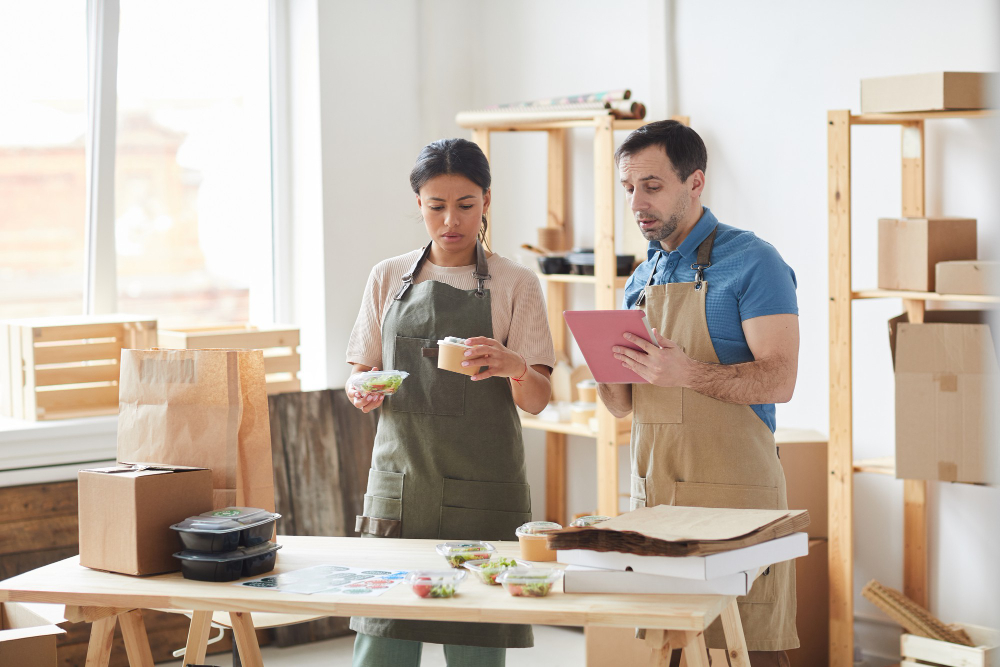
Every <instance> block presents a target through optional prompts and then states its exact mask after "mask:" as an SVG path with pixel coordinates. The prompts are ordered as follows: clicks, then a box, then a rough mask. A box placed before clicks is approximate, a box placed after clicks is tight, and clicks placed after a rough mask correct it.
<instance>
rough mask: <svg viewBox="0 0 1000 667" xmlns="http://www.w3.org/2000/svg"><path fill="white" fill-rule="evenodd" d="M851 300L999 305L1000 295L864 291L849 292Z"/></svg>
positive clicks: (882, 290) (884, 290) (883, 290)
mask: <svg viewBox="0 0 1000 667" xmlns="http://www.w3.org/2000/svg"><path fill="white" fill-rule="evenodd" d="M851 298H852V299H855V300H857V299H911V300H914V301H965V302H968V303H1000V295H992V294H989V295H983V294H938V293H937V292H910V291H904V290H887V289H866V290H856V291H854V292H851Z"/></svg>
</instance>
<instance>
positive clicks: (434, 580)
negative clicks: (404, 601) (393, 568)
mask: <svg viewBox="0 0 1000 667" xmlns="http://www.w3.org/2000/svg"><path fill="white" fill-rule="evenodd" d="M467 574H468V572H466V571H465V570H413V571H411V572H407V573H406V576H405V577H404V578H403V581H405V582H406V583H408V584H409V585H410V590H411V591H413V593H414V595H416V596H417V597H421V598H450V597H455V594H456V593H457V592H458V585H459V584H461V583H462V581H463V580H464V579H465V577H466V575H467Z"/></svg>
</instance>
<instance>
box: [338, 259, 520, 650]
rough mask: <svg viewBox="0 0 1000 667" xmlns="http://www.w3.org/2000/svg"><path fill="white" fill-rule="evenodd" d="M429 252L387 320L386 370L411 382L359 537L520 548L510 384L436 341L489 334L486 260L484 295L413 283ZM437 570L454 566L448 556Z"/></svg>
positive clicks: (397, 625)
mask: <svg viewBox="0 0 1000 667" xmlns="http://www.w3.org/2000/svg"><path fill="white" fill-rule="evenodd" d="M430 247H431V246H430V245H428V246H427V247H426V248H425V249H424V251H423V253H422V254H421V256H420V258H419V259H418V260H417V261H416V263H414V265H413V267H412V268H411V269H410V270H409V271H408V272H407V274H406V275H405V276H403V282H402V285H401V286H400V288H399V290H398V291H397V292H396V294H395V296H394V297H393V300H392V301H391V302H390V304H389V311H388V312H387V313H386V316H385V321H384V323H383V324H382V363H383V364H384V366H385V368H387V369H395V370H403V371H406V372H408V373H409V374H410V375H409V377H407V378H406V381H405V382H404V383H403V385H402V387H401V388H400V390H399V392H398V393H397V394H395V395H393V396H390V397H388V398H386V399H385V402H384V403H383V406H382V414H381V416H380V417H379V424H378V432H377V433H376V436H375V449H374V452H373V454H372V467H371V470H370V471H369V473H368V491H367V493H366V494H365V503H364V514H363V515H362V516H359V517H358V519H357V530H358V532H360V533H361V534H362V536H363V537H372V536H377V537H405V538H418V539H419V538H423V539H439V540H442V541H444V540H513V539H515V535H514V531H515V530H516V529H517V527H518V526H520V525H521V524H523V523H525V522H527V521H531V494H530V489H529V487H528V483H527V478H526V476H525V466H524V443H523V441H522V439H521V422H520V420H519V419H518V416H517V410H516V408H515V406H514V399H513V396H512V394H511V389H510V383H509V382H508V380H507V378H500V377H492V378H489V379H486V380H478V381H476V382H472V381H471V380H470V379H469V377H468V376H466V375H461V374H459V373H452V372H449V371H444V370H439V369H438V367H437V352H438V348H437V341H438V340H439V339H442V338H444V337H445V336H459V337H462V338H472V337H475V336H487V337H490V338H492V337H493V317H492V312H491V307H490V292H489V290H488V289H486V288H485V284H486V281H487V280H489V278H490V276H489V269H488V265H487V263H486V253H485V252H484V250H483V248H482V246H481V245H480V244H479V243H476V267H475V271H474V273H473V275H474V276H475V278H476V281H477V283H478V287H477V289H474V290H460V289H457V288H454V287H452V286H450V285H446V284H444V283H441V282H437V281H433V280H429V281H425V282H422V283H420V284H419V285H415V284H414V283H413V281H414V278H415V277H416V275H417V273H418V272H419V271H420V268H421V266H422V265H423V263H424V262H425V261H426V260H427V257H428V255H429V254H430ZM440 566H441V568H442V569H447V568H448V564H447V563H446V562H445V559H444V558H443V557H442V558H441V559H440ZM406 567H407V565H406V563H400V568H403V569H405V568H406ZM465 585H467V586H468V585H472V586H475V585H479V584H477V583H476V582H471V581H470V582H466V584H465ZM459 595H461V593H459ZM351 628H352V629H353V630H355V631H357V632H360V633H363V634H367V635H374V636H377V637H391V638H394V639H408V640H413V641H424V642H432V643H437V644H461V645H467V646H485V647H497V648H525V647H530V646H532V645H533V643H534V642H533V639H532V633H531V626H530V625H510V624H500V623H459V622H455V623H452V622H439V621H410V620H392V619H379V618H352V619H351Z"/></svg>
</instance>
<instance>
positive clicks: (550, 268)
mask: <svg viewBox="0 0 1000 667" xmlns="http://www.w3.org/2000/svg"><path fill="white" fill-rule="evenodd" d="M538 268H539V269H540V270H541V272H542V273H569V262H567V261H566V258H565V257H563V256H561V255H546V256H545V257H539V258H538Z"/></svg>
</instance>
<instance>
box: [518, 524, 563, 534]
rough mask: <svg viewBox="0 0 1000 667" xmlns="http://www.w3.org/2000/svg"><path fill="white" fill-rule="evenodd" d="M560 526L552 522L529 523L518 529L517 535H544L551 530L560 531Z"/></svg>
mask: <svg viewBox="0 0 1000 667" xmlns="http://www.w3.org/2000/svg"><path fill="white" fill-rule="evenodd" d="M561 529H562V526H561V525H560V524H558V523H556V522H554V521H530V522H528V523H526V524H523V525H522V526H521V527H520V528H518V529H517V530H516V531H515V533H516V534H517V535H545V534H546V533H551V532H552V531H553V530H561Z"/></svg>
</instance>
